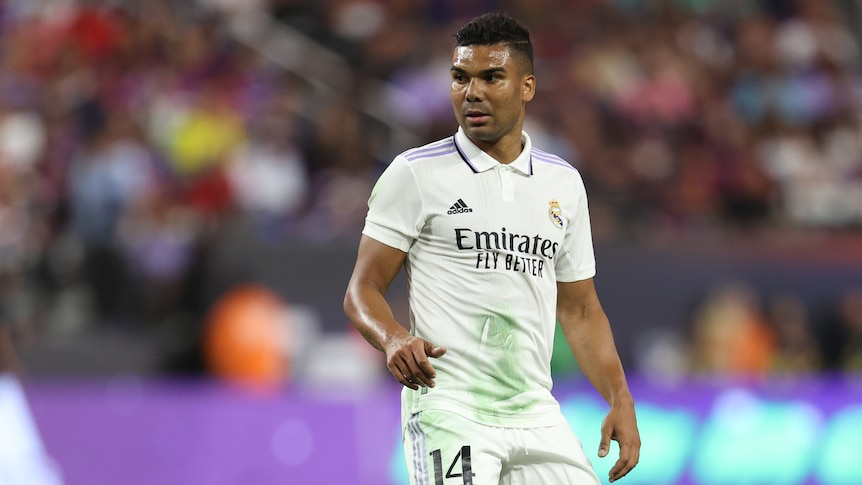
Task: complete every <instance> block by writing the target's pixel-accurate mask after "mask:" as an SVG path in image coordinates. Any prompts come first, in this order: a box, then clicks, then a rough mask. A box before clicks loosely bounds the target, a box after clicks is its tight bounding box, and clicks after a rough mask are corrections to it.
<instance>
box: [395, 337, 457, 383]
mask: <svg viewBox="0 0 862 485" xmlns="http://www.w3.org/2000/svg"><path fill="white" fill-rule="evenodd" d="M445 353H446V347H438V346H436V345H434V344H432V343H431V342H428V341H427V340H423V339H421V338H419V337H414V336H412V335H408V336H406V337H403V338H397V339H395V340H393V341H391V342H389V343H388V345H387V346H386V367H388V368H389V372H391V373H392V375H393V376H395V379H397V380H398V382H400V383H401V384H402V385H404V386H407V387H409V388H410V389H413V390H414V391H415V390H416V389H419V386H423V387H434V378H435V377H437V372H436V371H435V370H434V367H433V366H432V365H431V362H430V361H429V360H428V358H429V357H434V358H437V357H440V356H441V355H443V354H445Z"/></svg>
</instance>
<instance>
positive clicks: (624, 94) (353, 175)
mask: <svg viewBox="0 0 862 485" xmlns="http://www.w3.org/2000/svg"><path fill="white" fill-rule="evenodd" d="M489 9H503V10H507V11H509V12H510V13H512V14H514V15H515V16H517V17H519V18H520V19H523V21H524V22H525V23H526V24H527V25H529V26H530V27H531V31H532V35H533V39H534V43H535V45H536V58H537V65H536V69H537V76H538V79H539V84H538V85H539V94H538V96H537V97H536V99H535V100H534V101H533V103H532V104H531V107H530V109H529V110H528V115H529V119H528V122H527V125H528V130H529V131H530V132H531V133H532V134H533V138H534V140H535V143H536V144H537V145H538V146H542V147H544V148H547V149H548V150H549V151H553V152H555V153H559V154H560V155H562V156H563V157H564V158H566V159H567V160H569V161H570V162H571V163H572V164H573V165H575V166H576V167H578V168H580V169H581V173H582V174H583V176H584V178H585V182H586V186H587V188H588V191H589V193H590V200H591V214H592V218H593V227H594V231H595V237H596V239H597V241H599V242H602V241H614V240H629V241H631V240H633V241H647V242H649V241H662V240H664V241H666V240H670V239H674V238H694V239H697V238H701V237H709V238H718V239H722V238H728V237H738V236H739V235H743V237H745V238H748V237H756V236H757V235H758V234H763V233H767V232H770V233H774V232H775V231H779V233H782V234H788V233H799V232H803V233H804V232H807V231H829V232H836V231H841V232H847V231H850V232H852V231H857V232H858V229H859V228H860V226H862V70H860V62H862V55H860V39H859V38H858V37H857V35H858V33H859V32H860V31H862V30H860V28H859V22H860V21H862V16H860V12H859V7H858V4H854V2H840V1H801V0H800V1H790V0H787V1H778V0H774V1H766V0H764V1H756V0H735V1H724V2H721V1H718V0H675V1H674V0H664V1H641V0H578V1H571V0H529V1H527V0H508V1H491V0H471V1H455V0H427V1H418V0H415V1H414V0H328V1H310V0H259V1H256V2H242V1H235V2H231V1H230V0H220V1H216V0H206V1H204V0H201V1H198V2H170V1H168V0H139V1H134V0H126V1H110V2H109V1H105V2H99V1H80V2H73V1H62V2H61V1H51V0H41V1H24V0H18V1H16V0H9V1H6V2H4V3H3V4H2V7H0V29H2V32H3V35H2V36H0V270H2V273H3V275H4V278H3V283H4V287H3V290H4V295H5V296H4V300H5V303H6V305H5V307H6V308H7V314H8V315H7V317H6V318H9V319H12V320H16V319H20V318H22V315H23V316H26V315H35V316H36V318H35V320H36V321H47V320H50V318H49V315H46V314H45V313H46V312H47V311H48V310H47V309H49V308H53V307H56V306H57V305H59V304H60V303H61V302H57V301H51V299H52V298H55V296H52V295H57V294H59V293H58V291H57V290H58V289H59V288H63V287H64V286H67V285H73V284H82V285H83V286H84V287H85V288H87V291H88V292H90V293H91V294H92V296H93V307H92V318H91V319H92V320H94V321H96V322H97V324H98V325H103V324H104V325H110V324H112V323H115V322H116V321H120V320H123V319H125V318H128V317H129V315H143V316H144V318H145V319H148V320H159V319H166V318H170V317H171V316H172V315H175V314H176V313H177V312H180V311H188V312H192V313H195V312H196V314H198V315H200V314H202V312H204V311H205V308H204V303H203V302H202V301H201V298H200V297H199V295H195V292H194V290H195V278H196V277H200V272H199V269H200V268H201V267H202V266H205V265H206V264H208V261H207V247H208V246H207V242H208V241H211V240H212V239H213V238H217V237H219V236H220V234H221V233H220V231H221V230H222V229H223V227H224V222H225V221H226V220H229V219H232V218H237V217H241V218H245V219H248V220H251V221H253V223H254V227H255V229H256V237H259V238H262V239H265V240H267V241H272V242H275V243H279V242H281V241H289V240H301V241H309V242H317V243H332V242H352V241H354V240H355V239H356V238H357V237H358V235H359V232H360V230H361V227H362V223H363V217H364V215H365V208H366V206H365V203H366V199H367V196H368V194H369V193H370V190H371V187H372V184H373V182H374V180H375V179H376V177H377V175H378V174H379V173H380V171H381V170H382V168H383V167H384V166H385V165H386V164H387V163H388V162H389V160H391V158H392V156H394V155H395V154H397V153H399V152H400V151H402V150H404V149H406V148H409V146H408V145H407V144H406V143H407V142H408V141H409V142H417V143H418V142H422V143H424V142H427V141H431V140H435V139H438V138H441V137H444V136H448V135H450V134H451V133H452V132H453V130H454V129H455V123H454V120H453V119H452V115H451V107H450V104H449V99H448V96H447V92H446V87H447V84H448V82H447V79H448V67H447V66H448V62H449V54H450V49H451V45H450V43H449V42H445V39H448V37H447V35H446V33H448V32H451V31H453V26H455V25H458V24H460V23H461V22H462V21H463V20H465V19H466V18H469V17H471V16H473V15H476V14H479V13H482V12H484V11H486V10H489ZM261 18H263V19H267V20H268V23H260V21H259V20H260V19H261ZM250 19H251V20H255V19H257V20H256V21H257V23H253V24H252V25H253V26H256V27H253V29H252V30H254V29H257V30H256V31H255V32H253V34H254V35H249V30H248V27H247V24H244V23H243V22H248V21H250ZM244 26H246V27H244ZM260 29H267V30H266V31H265V32H264V31H261V30H260ZM266 33H270V34H272V35H271V36H270V37H265V36H264V35H263V34H266ZM277 33H280V34H282V35H286V34H289V35H291V36H293V37H290V36H288V37H282V38H286V39H301V42H300V41H296V42H295V43H291V41H284V42H282V44H281V45H280V46H276V47H280V50H279V49H273V48H271V47H272V46H271V45H264V40H265V39H270V38H278V37H276V35H275V34H277ZM429 39H444V41H443V42H440V41H438V40H434V41H432V40H429ZM298 45H304V46H309V49H313V50H310V51H308V52H312V53H319V52H322V53H326V54H327V55H326V56H320V57H317V56H312V57H305V58H301V59H299V61H298V62H297V61H296V59H295V57H296V56H295V55H294V54H293V53H292V51H291V48H292V47H295V46H298ZM327 59H330V60H331V59H335V61H326V60H327ZM324 61H326V62H324ZM81 282H82V283H81ZM33 288H36V291H35V292H34V291H31V290H32V289H33ZM34 294H35V296H34ZM28 295H29V296H28ZM860 298H862V297H860V296H859V295H858V294H857V293H853V291H852V289H848V295H847V298H846V300H847V302H846V303H845V305H846V307H847V308H846V309H844V310H843V311H845V312H846V315H845V317H844V318H845V320H846V322H845V323H844V324H841V325H839V324H835V325H834V326H833V328H834V329H837V330H835V331H834V332H832V333H833V334H835V335H834V336H833V337H831V338H829V339H826V340H828V341H829V342H833V343H832V344H831V345H838V344H835V343H834V342H839V343H842V344H847V345H848V348H846V349H845V348H832V349H830V348H828V346H814V347H812V346H811V342H813V341H816V340H817V338H815V337H813V336H812V335H813V334H812V332H814V329H812V328H811V327H812V325H811V322H810V321H808V320H807V319H806V316H805V312H804V308H803V309H800V308H799V306H798V302H796V300H794V299H793V298H792V295H791V296H789V297H787V298H784V299H778V300H777V301H775V302H773V303H772V304H771V305H770V307H769V309H768V310H764V312H765V313H764V315H765V314H766V313H768V314H769V315H772V316H773V317H775V316H777V315H782V317H780V318H779V321H780V322H783V323H781V324H773V325H767V326H768V327H769V331H768V332H766V334H768V335H766V336H764V337H763V338H760V339H758V338H757V337H752V338H750V339H747V340H746V341H747V342H748V343H749V344H750V345H756V343H757V342H765V343H763V344H762V347H760V348H759V350H758V349H754V350H752V357H751V359H752V360H751V361H750V362H751V365H752V366H754V367H757V366H761V367H762V366H763V365H764V364H761V363H758V362H761V361H758V360H757V359H758V358H761V357H762V356H763V355H772V356H774V352H781V354H780V358H769V359H767V360H768V361H769V362H780V364H775V365H777V366H780V367H782V368H793V369H809V370H816V369H819V368H822V367H824V366H829V367H836V368H837V367H846V368H850V367H852V368H860V367H862V364H860V361H862V357H860V355H862V323H860V322H859V321H858V320H859V319H860V318H862V317H860V315H862V310H860V308H859V305H860V303H859V301H860ZM46 301H48V303H44V302H46ZM746 301H747V300H746V297H745V293H744V292H740V291H724V292H721V294H720V295H718V296H716V297H715V301H714V302H713V303H714V304H713V305H712V306H709V305H705V308H704V310H703V312H702V314H700V316H699V317H698V318H697V319H695V320H697V322H700V323H697V324H696V325H698V326H699V328H700V330H698V331H696V332H694V333H695V334H696V335H698V337H696V338H694V340H695V341H696V342H695V344H693V345H694V346H695V347H696V345H698V344H699V343H702V342H705V341H710V342H714V341H715V339H719V340H720V339H721V338H722V337H721V336H720V335H719V334H721V333H724V334H727V332H728V329H729V328H730V327H728V326H727V325H725V326H721V325H719V326H715V325H714V324H711V323H710V322H715V321H724V320H720V319H721V317H722V315H724V314H727V313H731V314H732V313H733V312H734V311H737V312H740V311H742V310H739V309H740V308H744V307H745V305H746V303H745V302H746ZM28 309H29V310H28ZM734 309H735V310H734ZM737 315H738V313H737ZM776 318H778V317H776ZM716 319H719V320H716ZM731 320H733V321H735V322H742V321H748V320H745V319H739V318H736V319H733V318H731ZM754 320H757V319H753V320H750V321H754ZM768 320H769V318H766V317H763V318H760V319H759V320H758V321H763V322H766V321H768ZM40 325H42V326H44V325H47V323H42V324H38V323H37V324H33V325H29V324H28V325H20V326H19V327H20V328H19V332H18V334H19V336H20V339H21V341H22V342H23V343H24V345H26V343H27V341H28V339H29V340H33V339H38V338H39V334H40V332H41V331H42V330H40V328H41V327H40ZM752 325H754V324H752ZM764 325H765V324H764ZM755 326H756V325H755ZM752 328H754V327H752ZM698 332H700V333H698ZM752 332H754V334H757V335H765V334H764V333H763V332H761V333H758V330H756V329H755V330H752ZM731 333H734V332H731ZM736 335H737V337H736V338H739V337H738V335H739V333H736ZM698 339H700V340H698ZM709 339H713V340H709ZM820 340H823V339H820ZM712 348H718V347H716V346H715V345H713V346H712ZM776 349H778V350H776ZM782 349H783V350H782ZM758 352H759V353H758ZM785 352H786V353H785ZM698 355H699V356H700V357H701V358H702V359H703V361H701V362H698V363H697V364H696V365H693V367H701V368H703V367H706V368H722V367H721V366H722V365H723V364H721V363H720V361H721V359H722V357H721V356H713V357H709V355H711V354H709V353H708V352H700V353H698ZM838 355H841V356H842V357H836V356H838ZM710 359H712V360H710ZM769 365H772V364H769ZM757 368H759V367H757Z"/></svg>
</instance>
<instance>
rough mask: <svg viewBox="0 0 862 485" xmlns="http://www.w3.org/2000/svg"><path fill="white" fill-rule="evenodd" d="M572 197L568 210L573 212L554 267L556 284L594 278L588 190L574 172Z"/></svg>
mask: <svg viewBox="0 0 862 485" xmlns="http://www.w3.org/2000/svg"><path fill="white" fill-rule="evenodd" d="M572 194H573V201H574V203H573V205H572V207H570V208H571V209H572V210H573V212H574V213H573V214H572V215H571V216H570V217H568V218H567V221H568V223H567V224H566V235H565V237H564V238H563V248H562V252H561V254H560V257H559V258H558V259H557V264H556V268H555V269H556V274H557V281H560V282H571V281H580V280H585V279H589V278H592V277H593V276H595V275H596V257H595V253H594V251H593V235H592V229H591V227H590V213H589V208H588V204H587V191H586V189H585V188H584V182H583V180H582V179H581V176H580V174H579V173H577V172H576V173H575V177H574V179H573V189H572ZM567 209H569V208H567Z"/></svg>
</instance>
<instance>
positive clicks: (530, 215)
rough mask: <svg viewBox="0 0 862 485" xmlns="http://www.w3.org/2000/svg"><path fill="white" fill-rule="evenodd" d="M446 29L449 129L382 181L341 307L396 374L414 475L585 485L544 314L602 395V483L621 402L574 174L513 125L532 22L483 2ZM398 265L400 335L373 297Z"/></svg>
mask: <svg viewBox="0 0 862 485" xmlns="http://www.w3.org/2000/svg"><path fill="white" fill-rule="evenodd" d="M455 40H456V46H455V48H454V50H453V54H452V66H451V86H450V97H451V100H452V107H453V108H454V111H455V118H456V119H457V121H458V125H459V129H458V130H457V133H455V135H454V136H451V137H448V138H445V139H443V140H439V141H437V142H434V143H431V144H428V145H425V146H423V147H419V148H414V149H411V150H407V151H406V152H404V153H402V154H400V155H398V156H397V157H395V159H394V160H393V161H392V163H391V164H390V165H389V167H387V169H386V170H385V171H384V173H383V174H382V175H381V177H380V179H379V180H378V182H377V184H376V185H375V187H374V190H373V191H372V194H371V197H370V198H369V201H368V206H369V208H368V214H367V217H366V221H365V228H364V229H363V231H362V238H361V242H360V244H359V250H358V254H357V258H356V265H355V268H354V270H353V275H352V277H351V279H350V282H349V284H348V288H347V291H346V295H345V299H344V309H345V312H346V314H347V315H348V316H349V317H350V319H351V320H352V322H353V323H354V325H355V326H356V327H357V328H358V330H359V331H360V332H361V333H362V335H363V336H364V337H365V339H366V340H368V342H369V343H370V344H371V345H373V346H374V347H376V348H377V349H379V350H381V351H382V352H384V353H385V354H386V364H387V367H388V369H389V371H390V372H391V373H392V375H393V376H394V377H395V379H396V380H398V382H400V383H401V384H402V385H403V386H404V387H403V389H402V394H401V404H402V416H401V417H402V426H403V434H404V452H405V458H406V461H407V469H408V471H409V473H410V480H411V483H412V484H434V485H441V484H442V485H450V484H476V485H479V484H481V485H497V484H529V485H533V484H553V485H558V484H596V483H599V479H598V477H597V476H596V474H595V472H594V470H593V468H592V465H591V464H590V461H589V459H588V458H587V456H586V455H585V453H584V451H583V447H582V445H581V443H580V440H579V439H578V437H577V436H575V434H574V433H573V432H572V430H571V428H570V427H569V425H568V423H567V422H566V421H565V418H564V417H563V415H562V413H561V412H560V406H559V403H558V402H557V401H556V400H555V398H554V397H553V395H552V394H551V387H552V382H551V375H550V360H551V349H552V341H553V335H554V329H555V325H556V321H557V320H559V322H560V325H561V327H562V329H563V331H564V333H565V337H566V340H567V342H568V344H569V346H570V348H571V350H572V352H573V353H574V356H575V357H576V358H577V361H578V363H579V365H580V367H581V368H582V370H583V372H584V373H585V375H586V376H587V377H588V378H589V380H590V382H591V383H592V384H593V385H594V386H595V388H596V389H597V390H598V392H600V393H601V395H602V396H603V397H604V398H605V399H606V400H607V402H608V404H609V405H610V410H609V412H608V414H607V416H606V417H605V419H604V421H603V423H602V424H601V441H600V445H599V450H598V455H599V456H600V457H603V456H606V455H607V453H608V448H609V444H610V440H616V441H617V442H618V443H619V447H620V453H619V459H618V460H617V462H616V463H615V464H614V466H613V467H612V468H611V470H610V480H611V481H615V480H617V479H619V478H621V477H623V476H625V475H626V474H627V473H628V472H629V471H631V469H632V468H633V467H634V466H635V465H636V464H637V462H638V456H639V452H640V437H639V433H638V429H637V424H636V419H635V409H634V402H633V399H632V396H631V393H630V392H629V389H628V384H627V382H626V378H625V374H624V371H623V368H622V365H621V363H620V359H619V356H618V353H617V350H616V347H615V344H614V340H613V336H612V333H611V330H610V325H609V322H608V319H607V316H606V315H605V313H604V310H603V309H602V307H601V304H600V303H599V298H598V297H597V295H596V291H595V287H594V285H593V276H594V275H595V258H594V254H593V246H592V236H591V232H590V222H589V215H588V213H587V199H586V194H585V190H584V185H583V182H582V180H581V177H580V175H579V173H578V171H577V170H575V169H574V168H573V167H572V166H571V165H570V164H568V163H567V162H565V161H564V160H562V159H560V158H559V157H557V156H554V155H552V154H550V153H547V152H544V151H541V150H539V149H538V148H536V147H534V146H533V145H532V143H531V141H530V137H529V135H527V133H525V132H523V131H522V127H523V123H524V115H525V109H526V105H527V103H528V102H529V101H530V100H531V99H532V98H533V96H534V94H535V92H536V78H535V77H534V75H533V49H532V44H531V42H530V35H529V32H528V31H527V30H526V29H525V28H524V27H523V26H521V25H520V24H519V23H517V22H516V21H515V20H513V19H512V18H511V17H508V16H506V15H504V14H499V13H491V14H486V15H483V16H481V17H478V18H475V19H473V20H471V21H470V22H469V23H467V24H466V25H465V26H464V27H462V28H461V30H460V31H458V33H457V34H456V35H455ZM402 265H403V266H404V267H405V270H406V274H407V279H408V298H409V303H410V325H409V331H408V329H407V328H405V326H402V325H401V324H400V323H399V322H398V321H396V320H395V318H394V316H393V313H392V310H391V308H390V306H389V304H388V302H387V301H386V299H385V295H386V290H387V288H388V287H389V285H390V284H391V282H392V281H393V279H394V278H395V276H396V275H397V274H398V272H399V270H400V268H401V267H402Z"/></svg>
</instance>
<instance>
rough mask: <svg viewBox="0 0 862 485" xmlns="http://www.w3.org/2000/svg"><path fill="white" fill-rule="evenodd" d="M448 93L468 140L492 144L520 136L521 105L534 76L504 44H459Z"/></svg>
mask: <svg viewBox="0 0 862 485" xmlns="http://www.w3.org/2000/svg"><path fill="white" fill-rule="evenodd" d="M450 71H451V74H452V85H451V87H450V88H449V97H450V98H451V99H452V107H453V108H454V110H455V118H456V119H457V120H458V124H459V125H461V128H462V129H463V130H464V132H465V133H466V134H467V136H468V137H470V139H471V140H473V141H474V142H476V143H477V144H480V143H488V144H493V143H497V142H498V141H499V140H500V139H502V138H504V137H506V136H511V137H518V139H519V140H520V137H521V127H522V126H523V122H524V108H525V106H526V104H527V102H528V101H530V100H531V99H532V98H533V95H534V94H535V86H536V80H535V78H534V77H533V75H532V74H530V72H529V70H528V69H527V66H526V61H525V60H524V59H523V58H522V57H521V56H519V55H517V54H512V53H511V52H510V50H509V48H508V47H506V46H505V45H504V44H494V45H473V46H459V47H456V48H455V51H454V52H453V53H452V68H451V70H450Z"/></svg>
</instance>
